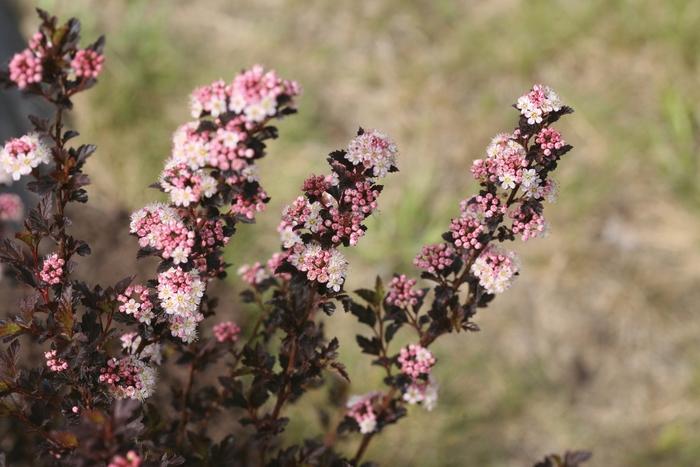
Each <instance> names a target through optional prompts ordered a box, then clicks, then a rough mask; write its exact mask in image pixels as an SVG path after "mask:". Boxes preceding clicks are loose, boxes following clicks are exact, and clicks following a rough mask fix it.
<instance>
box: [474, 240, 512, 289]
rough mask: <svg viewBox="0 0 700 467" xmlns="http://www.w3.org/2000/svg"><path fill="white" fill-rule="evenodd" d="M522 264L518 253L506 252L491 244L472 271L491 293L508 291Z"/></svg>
mask: <svg viewBox="0 0 700 467" xmlns="http://www.w3.org/2000/svg"><path fill="white" fill-rule="evenodd" d="M519 268H520V266H519V262H518V258H517V256H516V254H515V253H514V252H512V251H509V252H504V251H502V250H500V249H499V248H497V247H495V246H493V245H490V246H489V247H488V248H486V249H485V250H484V251H482V252H481V254H480V255H479V257H478V258H477V259H476V261H474V264H473V265H472V267H471V273H472V274H474V276H475V277H477V278H478V279H479V284H481V286H482V287H483V288H484V289H486V291H487V292H488V293H490V294H496V293H501V292H504V291H506V290H507V289H508V288H509V287H510V286H511V284H512V282H513V279H514V278H515V275H516V273H517V272H518V270H519Z"/></svg>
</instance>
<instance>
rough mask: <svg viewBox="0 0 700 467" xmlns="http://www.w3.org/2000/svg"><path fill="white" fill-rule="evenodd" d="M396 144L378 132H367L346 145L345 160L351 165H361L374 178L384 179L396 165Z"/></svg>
mask: <svg viewBox="0 0 700 467" xmlns="http://www.w3.org/2000/svg"><path fill="white" fill-rule="evenodd" d="M398 152H399V150H398V148H397V147H396V144H394V142H393V141H392V140H391V139H389V137H388V136H387V135H385V134H384V133H382V132H381V131H378V130H368V131H365V132H364V133H362V134H361V135H358V136H356V137H355V138H353V139H352V141H350V144H349V145H348V149H347V153H346V155H345V158H346V159H347V160H348V161H350V162H352V164H353V165H358V164H363V165H364V167H365V168H366V169H372V174H373V175H374V176H375V177H385V176H386V175H387V174H388V173H389V169H390V168H391V167H392V166H394V165H396V157H397V155H398Z"/></svg>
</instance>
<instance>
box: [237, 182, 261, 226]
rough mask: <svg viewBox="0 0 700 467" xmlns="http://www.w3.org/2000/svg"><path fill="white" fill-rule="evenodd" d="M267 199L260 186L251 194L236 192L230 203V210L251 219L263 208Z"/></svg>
mask: <svg viewBox="0 0 700 467" xmlns="http://www.w3.org/2000/svg"><path fill="white" fill-rule="evenodd" d="M269 200H270V198H269V197H268V196H267V193H265V191H264V190H263V189H262V188H260V187H258V189H257V190H256V191H255V192H253V194H252V195H248V194H246V193H243V192H241V193H237V194H236V196H235V197H234V199H233V203H232V204H231V212H232V213H234V214H237V215H239V216H243V217H245V218H247V219H250V220H253V219H255V214H256V213H258V212H262V211H264V210H265V204H266V203H267V202H268V201H269Z"/></svg>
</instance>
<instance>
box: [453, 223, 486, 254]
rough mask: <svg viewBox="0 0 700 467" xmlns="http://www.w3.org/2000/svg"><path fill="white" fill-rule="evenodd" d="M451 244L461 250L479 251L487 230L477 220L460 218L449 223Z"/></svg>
mask: <svg viewBox="0 0 700 467" xmlns="http://www.w3.org/2000/svg"><path fill="white" fill-rule="evenodd" d="M450 233H451V234H452V242H453V243H454V244H455V246H456V247H457V248H459V249H461V250H480V249H481V248H482V247H483V246H484V245H483V241H484V237H485V236H486V234H487V233H488V229H487V228H486V226H485V225H484V224H482V223H481V221H479V219H478V218H476V217H472V216H462V217H458V218H457V219H452V222H451V223H450Z"/></svg>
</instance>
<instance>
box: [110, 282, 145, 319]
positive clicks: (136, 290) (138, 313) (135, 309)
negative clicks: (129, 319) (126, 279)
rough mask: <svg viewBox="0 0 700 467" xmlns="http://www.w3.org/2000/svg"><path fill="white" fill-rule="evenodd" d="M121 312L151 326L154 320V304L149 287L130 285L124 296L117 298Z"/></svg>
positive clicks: (120, 295)
mask: <svg viewBox="0 0 700 467" xmlns="http://www.w3.org/2000/svg"><path fill="white" fill-rule="evenodd" d="M117 301H118V302H119V303H120V305H119V311H121V312H122V313H126V314H127V315H132V316H133V317H134V318H136V319H137V320H138V321H139V322H140V323H145V324H150V323H151V320H152V319H153V317H154V315H153V303H152V302H151V298H150V296H149V291H148V288H147V287H144V286H143V285H130V286H129V287H127V288H126V290H124V293H123V294H119V295H118V296H117Z"/></svg>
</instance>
